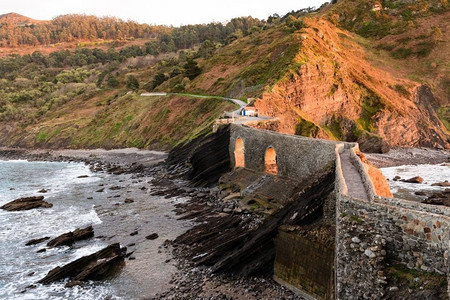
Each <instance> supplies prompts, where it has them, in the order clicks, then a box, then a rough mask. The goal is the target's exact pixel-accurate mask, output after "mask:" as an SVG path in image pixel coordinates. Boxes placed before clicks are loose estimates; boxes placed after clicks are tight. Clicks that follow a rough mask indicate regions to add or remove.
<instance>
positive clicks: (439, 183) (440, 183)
mask: <svg viewBox="0 0 450 300" xmlns="http://www.w3.org/2000/svg"><path fill="white" fill-rule="evenodd" d="M431 186H442V187H449V186H450V182H448V180H446V181H443V182H437V183H433V184H432V185H431Z"/></svg>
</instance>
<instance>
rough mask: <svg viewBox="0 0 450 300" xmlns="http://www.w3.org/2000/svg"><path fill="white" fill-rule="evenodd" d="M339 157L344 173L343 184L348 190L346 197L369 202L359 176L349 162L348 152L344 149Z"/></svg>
mask: <svg viewBox="0 0 450 300" xmlns="http://www.w3.org/2000/svg"><path fill="white" fill-rule="evenodd" d="M340 157H341V165H342V172H343V173H344V179H345V184H346V185H347V189H348V195H349V196H350V197H353V198H356V199H360V200H365V201H369V197H368V196H367V192H366V189H365V188H364V184H363V181H362V179H361V175H360V174H359V172H358V170H357V169H356V168H355V166H354V165H353V164H352V161H351V160H350V150H349V149H345V150H344V152H342V153H341V154H340Z"/></svg>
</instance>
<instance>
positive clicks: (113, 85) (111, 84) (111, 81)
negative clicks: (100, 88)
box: [106, 74, 120, 88]
mask: <svg viewBox="0 0 450 300" xmlns="http://www.w3.org/2000/svg"><path fill="white" fill-rule="evenodd" d="M106 84H107V85H108V86H109V87H111V88H116V87H118V86H119V84H120V82H119V80H117V78H116V77H114V76H113V75H111V74H110V75H108V78H107V79H106Z"/></svg>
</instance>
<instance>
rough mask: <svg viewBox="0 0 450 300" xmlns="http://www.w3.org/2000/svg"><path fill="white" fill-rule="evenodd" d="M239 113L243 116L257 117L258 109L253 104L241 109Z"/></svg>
mask: <svg viewBox="0 0 450 300" xmlns="http://www.w3.org/2000/svg"><path fill="white" fill-rule="evenodd" d="M241 114H242V115H243V116H244V117H257V116H258V110H257V109H256V107H254V106H246V107H244V108H243V109H242V111H241Z"/></svg>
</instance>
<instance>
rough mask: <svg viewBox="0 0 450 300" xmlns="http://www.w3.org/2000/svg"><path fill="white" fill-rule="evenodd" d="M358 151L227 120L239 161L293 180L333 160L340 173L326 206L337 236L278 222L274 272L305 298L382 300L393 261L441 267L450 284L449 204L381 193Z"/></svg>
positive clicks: (320, 169)
mask: <svg viewBox="0 0 450 300" xmlns="http://www.w3.org/2000/svg"><path fill="white" fill-rule="evenodd" d="M358 152H359V149H358V145H357V144H354V143H343V142H333V141H326V140H319V139H310V138H304V137H299V136H292V135H284V134H279V133H276V132H270V131H264V130H259V129H255V128H251V127H247V126H242V125H234V124H232V125H230V143H229V155H230V158H231V163H232V165H233V166H234V167H235V168H245V169H249V170H252V171H255V172H261V173H262V172H265V173H267V174H270V175H276V176H280V177H284V178H289V179H291V180H296V181H302V180H308V179H310V178H312V177H315V176H316V175H317V174H319V173H321V172H323V170H326V169H327V168H328V169H330V166H331V167H332V170H333V171H332V172H334V173H335V183H334V193H333V197H331V198H330V197H329V198H327V199H326V203H325V205H324V211H323V215H324V216H323V219H324V220H325V222H326V223H327V224H326V226H328V227H327V228H331V230H332V235H334V237H333V239H332V240H334V242H332V243H329V242H324V241H323V240H320V239H317V240H314V239H315V238H313V240H314V241H312V240H311V237H307V236H306V235H304V234H303V233H302V232H303V231H301V230H300V233H299V232H296V231H292V230H284V229H283V228H280V230H279V234H278V236H277V238H276V243H275V244H276V248H277V249H276V252H277V255H276V259H275V267H274V268H275V274H274V277H275V279H276V280H277V281H279V282H280V283H281V284H283V285H285V286H287V287H289V288H291V289H293V290H295V291H296V292H298V293H300V294H302V295H303V296H305V297H306V298H308V299H380V298H383V297H384V296H385V295H386V293H387V292H388V291H389V290H391V291H392V290H395V289H396V287H394V286H392V284H391V282H389V280H388V278H387V277H388V276H387V269H388V264H391V263H395V264H401V265H404V266H406V267H407V268H409V269H414V270H417V271H420V272H433V273H438V274H441V275H442V276H444V277H445V276H446V277H447V284H448V282H450V278H449V276H450V271H449V265H450V264H449V260H448V259H449V258H448V256H449V254H450V208H448V207H441V206H433V205H426V204H421V203H416V202H410V201H406V200H401V199H393V198H387V197H383V196H380V194H382V193H380V192H379V190H378V189H377V186H376V185H377V182H376V180H374V178H373V176H372V175H373V174H372V172H371V171H370V168H371V167H370V166H368V165H367V164H365V163H363V162H362V161H361V159H360V158H359V157H358ZM310 230H312V229H310ZM448 293H449V296H450V286H449V287H448Z"/></svg>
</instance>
